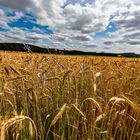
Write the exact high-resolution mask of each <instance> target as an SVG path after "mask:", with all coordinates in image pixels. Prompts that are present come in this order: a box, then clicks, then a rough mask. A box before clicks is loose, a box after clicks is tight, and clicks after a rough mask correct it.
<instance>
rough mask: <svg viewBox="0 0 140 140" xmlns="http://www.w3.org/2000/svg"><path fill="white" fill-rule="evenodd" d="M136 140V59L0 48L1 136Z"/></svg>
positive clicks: (139, 134) (12, 139)
mask: <svg viewBox="0 0 140 140" xmlns="http://www.w3.org/2000/svg"><path fill="white" fill-rule="evenodd" d="M25 139H26V140H139V139H140V59H135V58H129V59H128V58H115V57H114V58H112V57H89V56H82V57H80V56H63V55H43V54H30V53H8V52H0V140H25Z"/></svg>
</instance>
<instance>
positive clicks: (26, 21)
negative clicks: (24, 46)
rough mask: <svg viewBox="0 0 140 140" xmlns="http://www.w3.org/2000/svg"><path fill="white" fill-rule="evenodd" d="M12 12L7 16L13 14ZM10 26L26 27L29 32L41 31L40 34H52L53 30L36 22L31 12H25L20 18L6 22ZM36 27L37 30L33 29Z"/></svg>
mask: <svg viewBox="0 0 140 140" xmlns="http://www.w3.org/2000/svg"><path fill="white" fill-rule="evenodd" d="M14 15H15V14H14V13H11V14H8V16H14ZM8 25H9V26H10V27H12V28H13V27H17V28H22V29H28V30H30V31H31V32H36V33H41V34H49V35H51V34H53V30H51V29H50V28H49V26H47V25H46V26H43V25H40V24H37V23H36V19H35V18H34V17H33V16H32V15H31V14H26V15H25V16H23V17H21V18H20V19H18V20H16V21H13V22H10V23H8ZM33 28H36V29H38V30H33Z"/></svg>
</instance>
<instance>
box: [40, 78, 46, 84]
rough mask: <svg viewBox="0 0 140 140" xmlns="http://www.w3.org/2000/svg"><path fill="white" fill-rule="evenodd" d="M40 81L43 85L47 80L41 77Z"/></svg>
mask: <svg viewBox="0 0 140 140" xmlns="http://www.w3.org/2000/svg"><path fill="white" fill-rule="evenodd" d="M39 80H40V83H41V84H42V85H43V84H44V82H45V78H44V77H42V76H41V77H40V78H39Z"/></svg>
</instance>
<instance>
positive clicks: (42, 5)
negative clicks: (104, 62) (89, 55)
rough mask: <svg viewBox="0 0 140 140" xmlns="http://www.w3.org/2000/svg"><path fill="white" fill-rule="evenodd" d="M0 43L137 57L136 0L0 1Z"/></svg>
mask: <svg viewBox="0 0 140 140" xmlns="http://www.w3.org/2000/svg"><path fill="white" fill-rule="evenodd" d="M0 42H18V43H30V44H34V45H39V46H41V47H53V48H54V47H55V48H61V49H64V48H65V49H72V50H82V51H93V52H95V51H96V52H136V53H140V0H0Z"/></svg>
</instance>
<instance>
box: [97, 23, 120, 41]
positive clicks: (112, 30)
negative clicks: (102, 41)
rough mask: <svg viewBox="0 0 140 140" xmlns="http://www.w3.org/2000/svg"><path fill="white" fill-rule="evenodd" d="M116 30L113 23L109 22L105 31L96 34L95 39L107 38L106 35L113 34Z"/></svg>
mask: <svg viewBox="0 0 140 140" xmlns="http://www.w3.org/2000/svg"><path fill="white" fill-rule="evenodd" d="M117 30H118V27H117V26H116V25H115V24H114V23H113V22H110V23H109V24H108V26H107V27H106V29H105V30H104V31H103V32H97V33H96V34H95V37H97V38H98V37H99V38H102V37H108V33H109V32H115V31H117Z"/></svg>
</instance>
